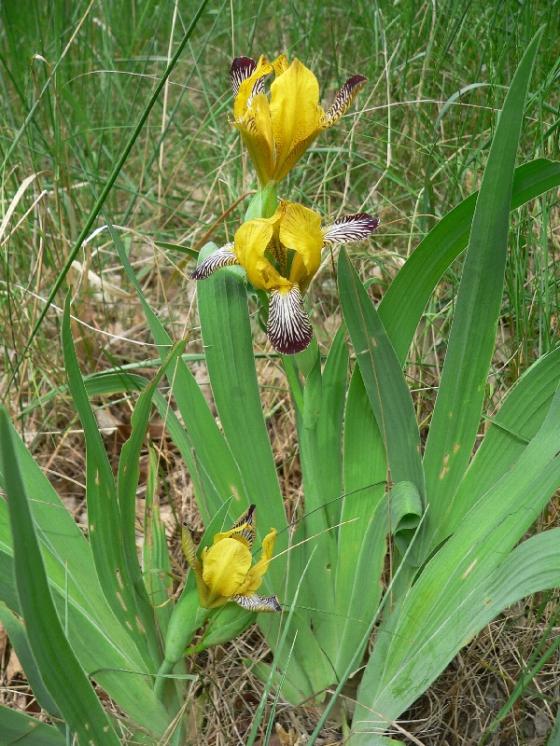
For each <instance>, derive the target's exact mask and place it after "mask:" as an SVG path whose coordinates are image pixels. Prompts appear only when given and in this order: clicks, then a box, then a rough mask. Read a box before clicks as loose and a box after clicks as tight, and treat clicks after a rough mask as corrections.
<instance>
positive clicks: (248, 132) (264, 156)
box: [236, 93, 275, 184]
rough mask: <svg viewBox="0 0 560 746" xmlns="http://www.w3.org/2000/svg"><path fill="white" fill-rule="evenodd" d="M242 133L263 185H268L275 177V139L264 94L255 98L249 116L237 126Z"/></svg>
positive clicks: (268, 106)
mask: <svg viewBox="0 0 560 746" xmlns="http://www.w3.org/2000/svg"><path fill="white" fill-rule="evenodd" d="M236 127H237V128H238V129H239V131H240V132H241V137H242V138H243V142H244V143H245V145H246V147H247V150H248V151H249V155H250V157H251V160H252V161H253V163H254V164H255V168H256V169H257V175H258V177H259V181H260V182H261V184H267V183H268V182H269V181H272V180H273V177H274V160H275V150H274V139H273V135H272V119H271V117H270V105H269V103H268V99H267V97H266V96H265V94H264V93H259V94H258V95H257V96H255V97H254V99H253V101H252V103H251V108H250V112H249V114H248V115H247V116H246V117H245V118H244V119H243V121H242V122H239V123H237V124H236Z"/></svg>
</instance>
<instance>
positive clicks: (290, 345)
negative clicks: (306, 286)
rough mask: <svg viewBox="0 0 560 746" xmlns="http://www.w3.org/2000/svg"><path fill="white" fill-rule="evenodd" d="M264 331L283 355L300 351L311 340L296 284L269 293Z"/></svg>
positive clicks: (309, 328)
mask: <svg viewBox="0 0 560 746" xmlns="http://www.w3.org/2000/svg"><path fill="white" fill-rule="evenodd" d="M266 333H267V335H268V338H269V339H270V341H271V343H272V345H273V347H274V349H276V350H278V352H281V353H282V354H283V355H294V354H295V353H296V352H301V351H302V350H304V349H305V348H306V347H307V346H308V344H309V343H310V342H311V338H312V337H313V328H312V326H311V322H310V321H309V317H308V316H307V314H306V313H305V309H304V307H303V299H302V297H301V292H300V290H299V288H298V286H297V285H294V286H293V287H292V288H291V289H289V290H273V291H272V293H271V294H270V303H269V306H268V323H267V326H266Z"/></svg>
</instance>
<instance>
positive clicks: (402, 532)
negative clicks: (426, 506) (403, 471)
mask: <svg viewBox="0 0 560 746" xmlns="http://www.w3.org/2000/svg"><path fill="white" fill-rule="evenodd" d="M389 498H390V506H391V532H392V533H393V536H394V539H395V544H396V545H397V547H398V548H399V550H400V552H401V554H404V552H405V551H406V548H407V546H408V545H409V543H410V540H411V538H412V536H413V534H414V532H415V531H416V529H417V528H418V523H419V521H420V517H421V515H422V512H423V511H422V498H421V497H420V493H419V492H418V489H417V487H416V485H415V484H413V483H412V482H396V483H395V484H394V485H393V487H392V488H391V492H390V494H389Z"/></svg>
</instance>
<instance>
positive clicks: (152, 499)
mask: <svg viewBox="0 0 560 746" xmlns="http://www.w3.org/2000/svg"><path fill="white" fill-rule="evenodd" d="M149 453H150V466H149V471H148V483H147V485H146V502H145V507H144V547H143V573H144V583H145V584H146V591H147V593H148V598H149V599H150V603H151V604H152V606H153V607H154V609H155V613H156V617H157V619H158V626H159V629H160V632H161V634H162V635H163V637H165V633H166V631H167V627H168V624H169V618H170V616H171V611H172V606H171V599H170V593H171V590H172V586H173V581H172V575H171V560H170V559H169V551H168V548H167V538H166V535H165V526H164V524H163V521H162V520H161V516H160V511H159V497H158V487H157V470H158V458H157V455H156V452H155V450H154V449H153V448H150V452H149Z"/></svg>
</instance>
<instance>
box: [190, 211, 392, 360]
mask: <svg viewBox="0 0 560 746" xmlns="http://www.w3.org/2000/svg"><path fill="white" fill-rule="evenodd" d="M378 225H379V220H378V218H376V217H372V216H371V215H368V214H367V213H357V214H354V215H347V216H345V217H342V218H339V219H338V220H335V222H334V223H333V224H332V225H329V226H328V227H326V228H324V227H322V226H321V218H320V216H319V214H318V213H316V212H315V211H314V210H310V209H308V208H307V207H304V206H303V205H300V204H297V203H295V202H280V205H279V206H278V209H277V210H276V212H275V213H274V215H272V217H270V218H255V219H253V220H247V221H246V222H245V223H243V224H242V225H241V227H240V228H239V229H238V230H237V231H236V233H235V237H234V242H233V243H232V244H231V243H230V244H226V246H223V247H222V248H220V249H218V250H217V251H215V252H213V253H212V254H210V256H208V257H207V258H206V259H204V261H202V262H201V263H200V264H199V265H198V267H197V268H196V270H195V271H194V273H193V275H192V276H193V277H194V278H195V279H196V280H203V279H205V278H207V277H209V276H210V275H211V274H212V273H213V272H215V271H216V270H218V269H220V268H221V267H225V266H228V265H233V264H238V265H241V266H242V267H243V268H244V269H245V271H246V273H247V279H248V280H249V282H250V283H251V284H252V285H253V287H255V288H256V289H257V290H264V291H266V292H267V293H269V313H268V323H267V334H268V337H269V339H270V341H271V343H272V345H273V346H274V348H275V349H276V350H278V352H281V353H283V354H287V355H290V354H294V353H296V352H300V351H301V350H303V349H305V348H306V347H307V345H308V344H309V342H310V341H311V338H312V336H313V330H312V327H311V322H310V321H309V317H308V316H307V313H306V312H305V309H304V307H303V295H304V293H305V292H306V290H307V288H308V286H309V283H310V282H311V279H312V278H313V276H314V275H315V274H316V272H317V270H318V269H319V266H320V263H321V251H322V249H323V247H324V245H325V243H329V242H330V243H335V244H336V243H348V242H350V241H358V240H361V239H364V238H367V237H368V236H369V235H370V234H371V233H372V232H373V231H374V230H375V229H376V228H377V227H378Z"/></svg>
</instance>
